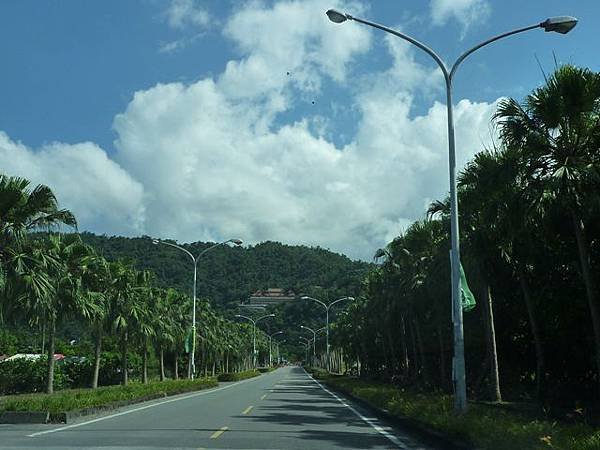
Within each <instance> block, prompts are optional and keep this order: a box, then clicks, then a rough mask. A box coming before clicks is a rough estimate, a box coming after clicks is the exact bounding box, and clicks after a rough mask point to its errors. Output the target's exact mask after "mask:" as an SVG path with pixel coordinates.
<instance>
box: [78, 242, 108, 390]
mask: <svg viewBox="0 0 600 450" xmlns="http://www.w3.org/2000/svg"><path fill="white" fill-rule="evenodd" d="M110 275H111V273H110V267H109V264H108V262H107V261H106V260H105V259H104V258H103V257H101V256H98V255H96V254H95V253H94V252H93V251H90V253H89V256H88V258H87V261H86V267H85V271H84V273H83V277H82V285H83V292H82V297H83V298H84V299H85V300H86V301H87V302H88V303H92V304H94V305H95V306H96V307H95V308H94V309H93V310H91V315H90V317H89V322H90V325H91V328H92V335H93V337H94V365H93V370H92V380H91V383H90V384H91V387H92V389H96V388H97V387H98V377H99V374H100V362H101V361H100V360H101V355H102V338H103V335H104V332H105V330H106V329H107V328H108V320H107V319H108V317H109V316H110V314H109V313H110V311H109V306H110V305H109V302H108V296H109V292H110V283H111V278H110Z"/></svg>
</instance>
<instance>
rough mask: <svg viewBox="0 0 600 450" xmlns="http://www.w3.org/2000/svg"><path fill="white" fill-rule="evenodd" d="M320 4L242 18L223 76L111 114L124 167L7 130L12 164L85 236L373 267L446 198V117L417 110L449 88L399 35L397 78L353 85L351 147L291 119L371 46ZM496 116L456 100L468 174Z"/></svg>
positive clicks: (237, 18) (317, 125)
mask: <svg viewBox="0 0 600 450" xmlns="http://www.w3.org/2000/svg"><path fill="white" fill-rule="evenodd" d="M332 3H333V4H332V5H331V6H333V7H335V6H336V4H335V3H336V2H335V1H333V2H332ZM337 3H338V4H341V1H339V2H337ZM346 6H347V5H346ZM353 7H354V8H355V9H356V8H359V7H360V5H358V4H357V5H354V6H352V5H351V6H350V9H351V10H352V8H353ZM323 9H324V7H323V2H322V1H318V0H308V1H299V0H296V1H282V2H277V3H276V4H275V5H274V6H272V7H265V6H264V4H262V3H256V2H254V3H250V4H248V5H246V6H245V7H244V8H242V9H240V10H239V12H237V13H236V14H235V15H234V16H233V17H232V18H230V20H229V22H228V23H227V24H226V26H225V35H226V36H227V37H228V38H229V39H232V40H233V41H234V42H235V43H236V44H237V46H238V48H239V51H240V53H241V57H240V59H238V60H233V61H230V62H229V63H228V64H227V66H226V68H225V69H224V71H223V73H222V74H221V75H220V76H218V77H216V78H215V79H213V78H206V79H202V80H199V81H197V82H195V83H192V84H182V83H168V84H159V85H157V86H155V87H153V88H150V89H147V90H144V91H139V92H137V93H136V94H135V96H134V98H133V99H132V101H131V102H130V103H129V105H128V107H127V108H126V110H125V111H124V112H123V113H121V114H119V115H117V117H116V118H115V121H114V128H115V130H116V132H117V133H118V139H117V141H116V142H115V146H116V149H117V152H116V154H115V155H113V157H112V160H111V159H109V158H108V157H107V156H106V154H105V153H104V152H103V151H102V150H101V149H100V148H98V147H96V146H94V145H93V144H89V143H85V144H78V145H76V146H69V145H66V144H53V145H51V146H46V147H43V148H42V149H39V150H36V151H35V152H34V151H32V150H30V149H27V148H25V147H23V146H20V145H19V144H15V143H13V142H11V141H10V140H8V138H7V137H6V136H5V135H4V136H3V137H4V140H1V139H0V165H2V167H5V168H6V170H7V172H9V173H16V174H23V175H26V176H29V177H31V178H32V179H34V180H35V181H36V182H45V183H47V184H49V185H51V186H53V187H56V190H57V194H58V195H59V199H60V200H61V202H62V203H63V204H64V205H65V206H68V207H71V208H73V210H74V211H75V212H76V213H77V214H78V215H79V216H80V218H83V219H82V225H84V227H86V228H91V229H95V230H101V231H107V232H108V230H110V232H120V233H127V234H137V233H140V234H141V233H145V234H150V235H154V236H160V237H165V238H176V239H179V240H182V241H196V240H208V239H211V240H217V239H223V238H230V237H240V238H242V239H244V240H245V241H246V242H250V243H252V242H258V241H262V240H267V239H270V240H280V241H284V242H288V243H303V244H309V245H320V246H322V247H329V248H331V249H333V250H336V251H342V252H344V253H346V254H348V255H350V256H353V257H362V258H367V259H369V258H370V257H371V256H372V254H373V251H374V249H375V248H377V247H380V246H381V245H384V244H385V243H386V242H387V241H389V240H391V239H392V238H393V237H394V236H395V235H397V234H398V233H399V232H400V231H401V229H402V228H403V227H406V226H407V225H408V224H409V223H410V222H411V221H413V220H414V219H416V218H419V217H422V215H423V213H424V209H425V208H424V203H425V201H426V199H430V198H440V197H441V196H443V195H444V194H445V192H446V191H447V190H448V187H447V186H448V174H447V141H446V112H445V106H444V105H442V104H440V103H433V106H432V107H431V108H430V109H429V110H428V111H426V113H424V114H422V115H420V116H415V114H414V112H413V103H414V102H415V95H417V94H426V95H429V96H430V95H433V94H439V92H440V90H439V88H438V86H440V85H441V80H440V78H439V75H438V74H437V72H435V71H434V70H432V69H428V68H424V67H423V66H421V65H420V64H418V63H417V62H415V60H414V57H413V56H414V55H413V51H412V50H411V49H410V48H409V47H407V46H406V45H404V44H403V43H400V42H398V41H397V40H388V41H387V44H388V49H389V52H390V55H391V56H392V58H393V64H392V65H391V67H390V68H389V69H388V70H387V71H385V72H383V73H380V74H375V75H370V76H366V77H363V78H362V79H358V78H354V79H353V83H352V86H354V87H353V88H349V89H354V90H355V91H354V92H352V97H351V100H350V101H349V102H348V103H353V105H347V106H348V107H350V106H353V107H354V108H356V110H357V111H358V112H359V113H360V119H359V122H358V126H357V132H356V135H355V136H353V137H352V138H351V139H349V142H350V143H349V144H348V145H346V146H344V147H343V148H338V147H336V146H335V144H334V143H333V142H331V140H328V139H327V138H326V137H325V136H327V135H328V133H330V132H331V131H332V129H331V127H332V126H335V124H336V122H335V121H334V120H331V118H328V117H323V116H322V115H314V116H313V115H305V117H304V118H303V119H299V120H297V121H291V122H290V121H288V122H287V123H282V122H281V119H280V113H282V112H288V111H293V110H294V102H295V101H296V99H297V98H298V96H302V95H305V94H307V93H314V92H315V91H318V90H319V89H320V88H321V86H322V84H323V83H324V82H325V81H326V80H330V81H328V82H333V83H342V82H344V80H347V79H348V78H349V74H352V73H353V72H352V63H353V61H354V60H355V58H356V57H357V56H358V55H360V54H362V53H364V52H366V51H367V50H368V49H369V48H370V34H369V32H368V31H367V30H366V29H365V28H364V27H360V26H354V25H352V24H351V23H350V24H347V25H348V26H342V27H336V28H333V29H332V27H335V25H333V24H331V23H329V22H327V19H326V17H325V15H324V14H323V12H324V10H323ZM290 17H292V18H293V20H292V21H290V20H289V18H290ZM256 30H261V32H260V33H259V32H257V31H256ZM287 72H290V75H287ZM345 84H346V83H345ZM357 92H360V94H357ZM322 95H324V96H325V95H326V94H322ZM494 108H495V105H494V104H487V103H472V102H470V101H468V100H463V101H460V102H459V103H458V104H457V105H456V111H455V116H456V127H457V148H458V153H459V154H458V161H459V163H460V164H462V163H464V162H465V161H466V160H467V159H468V158H469V157H470V156H471V155H472V154H474V153H475V152H476V151H478V150H480V149H481V147H482V142H485V141H487V140H489V131H488V130H489V120H490V117H491V115H492V113H493V111H494ZM335 132H339V133H342V132H346V131H344V130H335ZM0 138H2V135H0ZM3 142H4V144H3ZM11 164H12V165H11ZM119 227H120V228H119ZM113 230H114V231H113Z"/></svg>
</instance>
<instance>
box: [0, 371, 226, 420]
mask: <svg viewBox="0 0 600 450" xmlns="http://www.w3.org/2000/svg"><path fill="white" fill-rule="evenodd" d="M217 385H218V383H217V381H216V380H215V379H214V378H198V379H195V380H167V381H158V382H154V383H149V384H141V383H131V384H128V385H127V386H105V387H100V388H98V389H73V390H63V391H60V392H55V393H54V394H27V395H14V396H8V397H5V398H3V399H1V400H0V412H2V411H48V412H50V413H61V412H66V411H74V410H78V409H83V408H95V407H101V406H109V405H119V404H124V403H130V402H133V401H144V400H149V399H152V398H158V397H164V396H167V395H175V394H182V393H184V392H191V391H197V390H201V389H207V388H210V387H214V386H217Z"/></svg>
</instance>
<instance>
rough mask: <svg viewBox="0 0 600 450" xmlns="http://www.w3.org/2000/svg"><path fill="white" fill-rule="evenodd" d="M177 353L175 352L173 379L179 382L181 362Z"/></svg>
mask: <svg viewBox="0 0 600 450" xmlns="http://www.w3.org/2000/svg"><path fill="white" fill-rule="evenodd" d="M178 356H179V355H178V354H177V352H173V379H174V380H179V361H178V360H177V358H178Z"/></svg>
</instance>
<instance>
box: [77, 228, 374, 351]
mask: <svg viewBox="0 0 600 450" xmlns="http://www.w3.org/2000/svg"><path fill="white" fill-rule="evenodd" d="M81 237H82V239H83V241H84V242H85V243H87V244H89V245H91V246H92V247H94V248H95V249H96V251H97V252H98V253H99V254H100V255H102V256H104V257H105V258H106V259H107V260H117V259H128V260H130V261H131V263H132V264H133V265H134V266H135V267H136V268H137V269H139V270H150V271H151V272H154V273H155V274H156V276H157V282H158V284H159V285H160V286H161V287H164V288H175V289H177V290H179V291H180V292H183V293H188V294H189V295H191V294H192V276H193V263H192V261H191V259H190V258H189V257H188V256H186V255H185V254H184V253H183V252H181V251H179V250H177V249H175V248H170V247H168V246H165V245H156V244H153V243H152V239H151V238H150V237H147V236H144V237H137V238H127V237H121V236H110V237H108V236H99V235H95V234H92V233H87V232H86V233H82V234H81ZM210 245H213V244H211V243H204V242H195V243H192V244H183V247H184V248H186V249H187V250H189V251H190V252H191V253H192V254H194V255H197V254H199V253H200V252H201V251H202V250H204V249H206V248H208V247H209V246H210ZM373 267H374V265H373V264H371V263H367V262H363V261H352V260H350V259H349V258H348V257H346V256H344V255H340V254H337V253H333V252H331V251H329V250H326V249H323V248H319V247H307V246H303V245H296V246H293V245H285V244H282V243H279V242H263V243H260V244H257V245H253V246H247V247H229V246H226V245H224V246H222V247H220V248H216V249H214V250H212V251H211V252H209V253H206V255H204V256H203V257H202V259H201V260H200V262H199V263H198V286H197V288H198V297H199V298H206V299H207V300H208V301H209V302H210V304H211V305H212V306H213V307H214V308H215V309H216V310H217V311H219V312H220V313H221V314H222V315H223V316H224V317H227V318H230V319H231V318H233V316H234V315H235V314H238V313H239V314H249V313H252V311H251V310H248V309H246V308H240V307H239V305H240V303H242V302H243V301H246V300H247V299H248V297H249V296H250V294H252V293H253V292H255V291H256V290H258V289H266V288H269V287H279V288H284V289H290V290H292V291H294V292H295V293H296V294H301V293H305V294H309V295H312V296H314V297H317V298H319V299H323V300H334V299H337V298H340V297H343V296H346V295H350V296H353V295H358V294H359V292H360V289H361V280H362V279H363V278H364V276H365V274H366V273H367V272H368V271H369V270H370V269H372V268H373ZM342 306H343V305H340V308H339V310H341V309H342ZM271 312H274V313H275V314H276V317H275V318H274V319H271V320H267V321H264V322H262V323H261V325H260V327H261V328H262V329H263V330H264V331H266V332H268V333H273V332H275V331H279V330H283V331H284V332H285V336H280V340H281V339H285V340H286V344H285V348H286V349H287V354H289V355H290V356H293V355H297V356H301V355H303V351H302V349H301V347H300V345H299V344H298V340H299V336H300V335H303V336H305V335H306V333H305V332H302V330H301V329H300V325H306V326H309V327H312V328H314V329H319V328H321V327H322V326H323V325H324V320H325V317H324V310H323V308H321V307H320V306H319V305H317V304H315V303H313V302H310V301H302V300H300V299H297V300H295V301H292V302H289V303H286V304H285V305H282V306H278V307H270V308H269V311H268V313H271ZM264 313H267V312H264ZM252 315H254V316H257V315H260V313H259V312H254V313H253V314H252ZM333 318H335V311H333V310H332V319H333ZM199 326H201V325H199Z"/></svg>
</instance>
